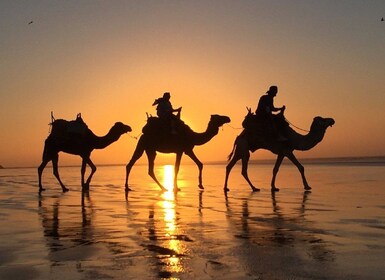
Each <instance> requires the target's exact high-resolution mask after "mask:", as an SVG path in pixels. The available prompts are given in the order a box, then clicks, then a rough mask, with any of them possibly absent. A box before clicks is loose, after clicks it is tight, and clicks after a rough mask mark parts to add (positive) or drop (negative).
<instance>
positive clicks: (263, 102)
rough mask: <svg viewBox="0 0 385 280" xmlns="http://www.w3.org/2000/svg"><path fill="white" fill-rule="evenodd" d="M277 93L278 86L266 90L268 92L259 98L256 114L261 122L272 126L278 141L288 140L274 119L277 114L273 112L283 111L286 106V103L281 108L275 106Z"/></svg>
mask: <svg viewBox="0 0 385 280" xmlns="http://www.w3.org/2000/svg"><path fill="white" fill-rule="evenodd" d="M277 93H278V87H277V86H271V87H270V88H269V90H268V91H267V92H266V94H265V95H262V96H261V98H260V99H259V102H258V107H257V109H256V110H255V115H256V117H257V120H258V121H259V122H261V123H264V124H266V125H268V126H270V127H271V128H272V130H273V134H274V135H275V137H276V138H277V140H278V141H286V140H287V139H286V138H285V137H284V136H282V135H281V134H280V133H279V132H278V130H277V126H276V124H275V121H274V117H275V116H276V115H275V114H273V112H282V113H283V111H285V108H286V107H285V105H284V106H282V107H280V108H276V107H275V106H274V97H275V96H276V95H277Z"/></svg>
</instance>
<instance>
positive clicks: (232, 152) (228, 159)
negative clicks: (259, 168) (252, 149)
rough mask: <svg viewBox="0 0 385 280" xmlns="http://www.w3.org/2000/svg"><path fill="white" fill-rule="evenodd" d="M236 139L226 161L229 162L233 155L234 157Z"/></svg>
mask: <svg viewBox="0 0 385 280" xmlns="http://www.w3.org/2000/svg"><path fill="white" fill-rule="evenodd" d="M237 139H238V137H237V138H235V141H234V145H233V149H232V150H231V153H230V154H229V155H228V157H227V161H230V160H231V158H232V157H233V155H234V151H235V147H236V145H237Z"/></svg>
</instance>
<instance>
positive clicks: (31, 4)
mask: <svg viewBox="0 0 385 280" xmlns="http://www.w3.org/2000/svg"><path fill="white" fill-rule="evenodd" d="M384 12H385V2H384V1H369V2H367V1H140V2H139V1H61V2H59V1H2V2H1V3H0V28H1V30H0V42H2V43H1V45H0V57H1V61H2V63H1V64H0V73H1V74H0V96H1V103H0V129H1V132H2V135H1V137H0V164H1V165H3V166H7V167H12V166H37V165H38V164H40V160H41V152H42V149H43V143H44V140H45V138H46V137H47V135H48V129H49V127H48V125H47V124H48V123H49V122H50V112H51V111H54V114H55V116H56V118H64V119H73V118H75V116H76V114H77V113H79V112H81V113H82V115H83V118H84V120H85V121H86V122H87V124H88V126H89V128H91V129H92V130H93V131H94V133H95V134H97V135H104V134H106V133H107V131H108V129H109V128H110V127H111V126H112V125H113V123H114V122H116V121H122V122H124V123H126V124H128V125H130V126H131V127H132V128H133V132H131V133H130V134H129V135H131V136H137V135H139V134H140V132H141V128H142V126H143V125H144V124H145V121H146V112H148V113H151V114H155V108H154V107H152V106H151V104H152V102H153V101H154V99H155V98H157V97H159V96H161V95H162V94H163V92H164V91H170V92H171V95H172V102H173V105H174V107H179V106H182V107H183V111H182V118H183V119H184V120H185V122H186V123H187V124H189V125H190V126H191V127H192V128H193V129H194V130H195V131H198V132H201V131H203V130H205V128H206V126H207V123H208V120H209V118H210V114H214V113H215V114H223V115H228V116H229V117H231V119H232V122H231V124H230V125H231V126H233V127H235V128H239V127H241V122H242V120H243V117H244V115H245V114H246V109H245V108H246V106H248V107H252V108H253V109H255V107H256V105H257V102H258V99H259V97H260V95H262V94H263V93H264V92H265V91H266V89H267V88H268V87H269V86H270V85H272V84H275V85H278V87H279V90H280V91H279V93H278V96H277V97H276V99H275V104H276V106H282V105H286V107H287V110H286V117H287V118H288V119H289V120H290V121H291V122H292V123H294V124H295V125H297V126H299V127H302V128H306V129H308V128H309V126H310V124H311V121H312V119H313V117H314V116H317V115H320V116H323V117H333V118H334V119H335V120H336V125H335V126H334V127H332V128H330V129H329V130H328V132H327V134H326V137H325V139H324V141H323V142H322V143H320V144H319V145H318V146H316V147H315V148H314V149H313V150H311V151H307V152H299V153H297V155H298V157H299V158H301V157H333V156H371V155H384V154H385V153H384V152H383V143H384V142H385V132H384V129H383V128H384V127H385V113H384V109H385V106H384V105H385V83H384V82H383V77H384V76H385V70H384V65H385V51H384V46H385V23H384V22H381V21H380V19H381V17H383V16H384V14H383V13H384ZM30 21H33V23H32V24H28V23H29V22H30ZM239 133H240V130H238V129H234V128H231V127H229V126H224V128H223V129H222V130H220V132H219V134H218V135H217V136H216V137H215V138H214V139H213V140H212V141H211V142H209V143H207V144H206V145H205V146H202V147H197V148H196V154H197V155H198V157H199V158H200V159H201V160H202V161H203V162H207V161H212V160H225V159H226V157H227V155H228V154H229V153H230V151H231V148H232V144H233V141H234V139H235V137H236V136H237V134H239ZM129 135H124V136H122V138H121V139H120V140H119V141H118V142H117V143H114V144H112V145H111V146H110V147H108V148H106V149H105V150H102V151H95V152H94V153H93V156H92V158H93V160H94V162H95V163H96V164H101V163H126V162H128V160H129V159H130V157H131V155H132V152H133V150H134V148H135V145H136V143H137V141H136V140H135V139H134V138H132V137H130V136H129ZM267 157H271V155H270V154H269V153H268V152H262V151H259V152H256V153H254V154H253V156H252V158H254V159H259V158H267ZM61 159H62V164H71V163H75V164H77V163H80V159H78V158H76V157H73V156H61ZM160 160H165V161H170V162H173V157H171V158H170V157H160ZM186 161H189V159H186Z"/></svg>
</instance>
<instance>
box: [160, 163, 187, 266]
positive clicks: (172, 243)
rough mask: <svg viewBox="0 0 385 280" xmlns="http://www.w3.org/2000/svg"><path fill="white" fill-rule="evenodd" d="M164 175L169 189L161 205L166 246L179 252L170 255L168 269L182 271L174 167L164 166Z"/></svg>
mask: <svg viewBox="0 0 385 280" xmlns="http://www.w3.org/2000/svg"><path fill="white" fill-rule="evenodd" d="M164 175H165V176H164V186H165V187H166V188H167V189H168V191H167V192H164V193H163V194H162V197H163V199H164V200H163V202H162V204H161V205H162V208H163V209H162V210H163V221H164V232H165V235H166V237H167V240H168V241H167V246H166V247H168V248H169V249H171V250H172V251H174V252H175V253H176V254H177V255H172V256H169V258H168V262H167V265H168V270H169V271H171V272H182V271H184V268H183V264H182V263H181V260H180V257H179V254H183V253H184V252H183V246H182V243H181V241H180V240H179V238H178V231H179V229H178V224H177V217H176V210H175V207H176V203H175V193H174V191H173V178H174V176H173V175H174V169H173V166H172V165H165V166H164Z"/></svg>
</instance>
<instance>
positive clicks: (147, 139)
mask: <svg viewBox="0 0 385 280" xmlns="http://www.w3.org/2000/svg"><path fill="white" fill-rule="evenodd" d="M180 122H181V123H182V124H183V125H182V124H181V125H180V127H179V129H178V130H179V131H178V133H177V134H171V133H165V132H164V129H163V127H162V124H161V123H160V122H159V118H156V117H149V118H148V119H147V124H146V125H145V126H144V127H143V129H142V132H143V135H142V136H141V137H140V139H139V141H138V144H137V146H136V149H135V151H134V154H133V155H132V158H131V160H130V161H129V163H128V164H127V166H126V182H125V187H126V191H129V190H130V188H129V187H128V176H129V174H130V171H131V168H132V167H133V166H134V164H135V162H136V161H137V160H138V159H139V158H140V157H141V156H142V155H143V153H144V152H146V154H147V158H148V174H149V175H150V176H151V178H152V179H153V180H154V181H155V182H156V183H157V184H158V186H159V187H160V188H161V189H162V190H166V189H165V188H164V187H163V186H162V184H161V183H160V182H159V181H158V180H157V178H156V176H155V173H154V161H155V157H156V152H157V151H158V152H161V153H175V154H176V162H175V172H174V174H175V175H174V191H175V190H178V187H177V177H178V172H179V166H180V162H181V159H182V155H183V153H185V154H186V155H187V156H189V157H190V158H191V159H192V160H193V161H194V162H195V164H196V165H197V166H198V169H199V188H201V189H203V185H202V168H203V164H202V163H201V162H200V161H199V159H198V158H197V156H196V155H195V154H194V151H193V149H194V146H197V145H203V144H205V143H207V142H208V141H210V140H211V139H212V138H213V137H214V136H215V135H217V134H218V131H219V127H221V126H222V125H223V124H225V123H228V122H230V118H229V117H226V116H220V115H211V119H210V122H209V124H208V126H207V129H206V131H205V132H203V133H197V132H194V131H193V130H192V129H191V128H190V127H188V126H187V125H185V124H184V123H183V122H182V121H180Z"/></svg>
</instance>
